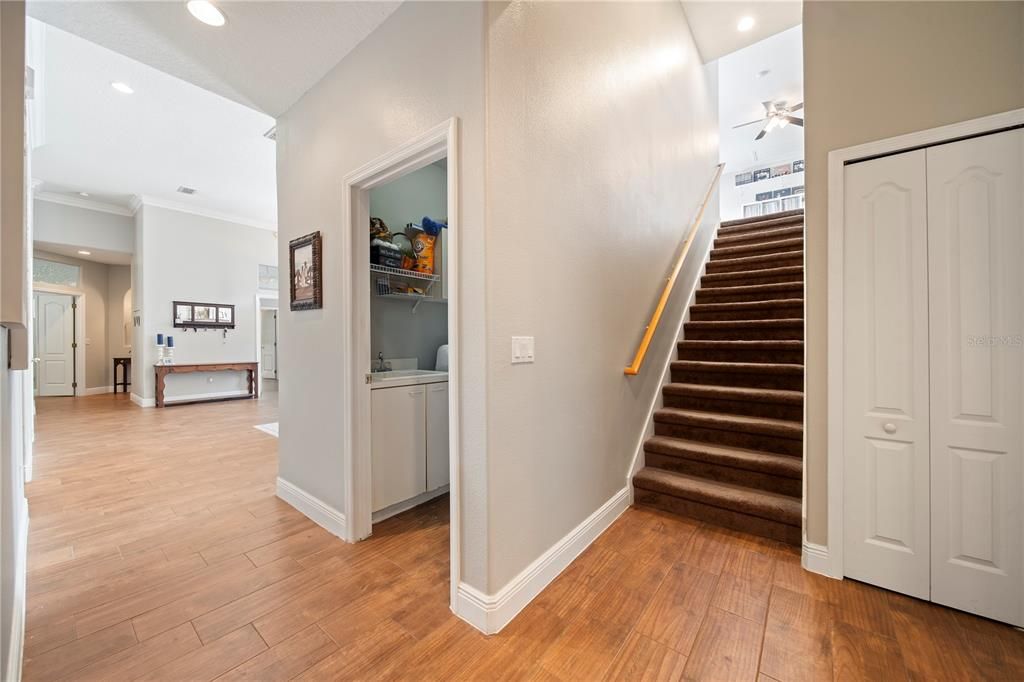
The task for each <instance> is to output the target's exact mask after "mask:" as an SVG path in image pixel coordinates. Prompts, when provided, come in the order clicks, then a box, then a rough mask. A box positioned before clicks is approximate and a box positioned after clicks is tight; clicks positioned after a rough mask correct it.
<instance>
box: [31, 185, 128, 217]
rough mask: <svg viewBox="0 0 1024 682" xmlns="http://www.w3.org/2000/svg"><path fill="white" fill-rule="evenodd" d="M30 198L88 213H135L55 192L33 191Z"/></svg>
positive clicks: (100, 202) (93, 200)
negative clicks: (81, 209)
mask: <svg viewBox="0 0 1024 682" xmlns="http://www.w3.org/2000/svg"><path fill="white" fill-rule="evenodd" d="M32 198H33V199H38V200H39V201H46V202H49V203H51V204H63V205H64V206H74V207H75V208H84V209H87V210H90V211H102V212H103V213H113V214H114V215H123V216H128V217H131V216H133V215H135V211H134V210H132V209H131V208H128V207H127V206H119V205H118V204H108V203H106V202H104V201H96V200H95V199H86V198H84V197H73V196H68V195H66V194H57V193H56V192H45V191H43V192H40V191H33V192H32Z"/></svg>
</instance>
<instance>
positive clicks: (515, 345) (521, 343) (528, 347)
mask: <svg viewBox="0 0 1024 682" xmlns="http://www.w3.org/2000/svg"><path fill="white" fill-rule="evenodd" d="M525 362H533V337H532V336H513V337H512V364H513V365H518V364H522V363H525Z"/></svg>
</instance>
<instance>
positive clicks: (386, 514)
mask: <svg viewBox="0 0 1024 682" xmlns="http://www.w3.org/2000/svg"><path fill="white" fill-rule="evenodd" d="M449 487H450V486H447V485H443V486H441V487H440V488H438V489H437V490H429V491H427V492H425V493H420V494H419V495H417V496H416V497H410V498H409V499H408V500H403V501H401V502H396V503H395V504H393V505H391V506H390V507H384V508H383V509H380V510H378V511H375V512H373V515H372V516H371V517H370V520H371V521H372V522H373V523H380V522H381V521H383V520H384V519H390V518H391V517H392V516H398V515H399V514H401V513H402V512H404V511H409V510H410V509H412V508H413V507H418V506H420V505H421V504H423V503H424V502H429V501H430V500H432V499H434V498H435V497H441V495H444V494H445V493H446V492H448V489H449Z"/></svg>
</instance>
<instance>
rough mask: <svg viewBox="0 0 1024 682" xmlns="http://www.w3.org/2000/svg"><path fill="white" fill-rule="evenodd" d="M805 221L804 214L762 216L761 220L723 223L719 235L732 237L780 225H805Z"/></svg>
mask: <svg viewBox="0 0 1024 682" xmlns="http://www.w3.org/2000/svg"><path fill="white" fill-rule="evenodd" d="M803 223H804V218H803V215H788V216H787V215H783V216H771V217H770V218H761V219H760V220H750V221H748V222H740V221H734V222H725V223H722V226H721V228H719V230H718V236H719V237H731V236H733V235H737V234H743V233H745V232H758V231H762V230H770V229H775V228H778V227H792V226H793V225H803Z"/></svg>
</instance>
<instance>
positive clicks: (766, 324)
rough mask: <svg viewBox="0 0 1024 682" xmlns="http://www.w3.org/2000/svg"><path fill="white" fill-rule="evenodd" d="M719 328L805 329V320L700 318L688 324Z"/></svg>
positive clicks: (687, 324)
mask: <svg viewBox="0 0 1024 682" xmlns="http://www.w3.org/2000/svg"><path fill="white" fill-rule="evenodd" d="M691 325H693V326H694V327H695V328H696V327H705V328H711V327H713V328H717V329H731V328H733V327H735V328H736V329H766V328H772V327H796V328H799V329H803V326H804V321H803V320H801V319H799V318H781V319H777V320H698V321H696V322H687V323H686V326H687V327H689V326H691Z"/></svg>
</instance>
